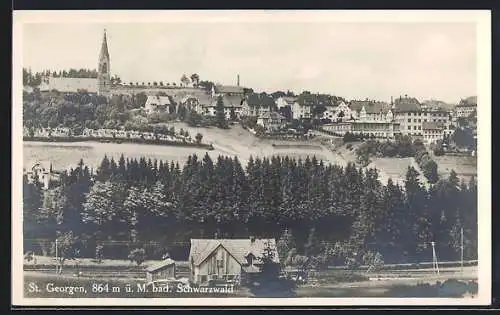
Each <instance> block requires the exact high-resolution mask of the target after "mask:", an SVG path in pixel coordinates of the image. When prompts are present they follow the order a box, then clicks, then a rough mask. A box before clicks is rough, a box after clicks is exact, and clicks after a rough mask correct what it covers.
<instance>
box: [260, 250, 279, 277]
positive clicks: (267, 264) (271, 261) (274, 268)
mask: <svg viewBox="0 0 500 315" xmlns="http://www.w3.org/2000/svg"><path fill="white" fill-rule="evenodd" d="M275 259H276V257H275V248H273V247H272V246H271V244H270V243H269V242H266V243H265V245H264V249H263V252H262V257H260V259H259V260H260V263H261V265H260V271H261V277H262V279H263V280H264V279H265V280H268V281H269V280H274V279H277V278H278V275H279V264H277V263H276V262H275Z"/></svg>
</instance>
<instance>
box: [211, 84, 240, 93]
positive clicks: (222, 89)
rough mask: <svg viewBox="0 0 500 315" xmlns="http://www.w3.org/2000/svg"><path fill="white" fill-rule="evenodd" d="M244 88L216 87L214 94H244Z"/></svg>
mask: <svg viewBox="0 0 500 315" xmlns="http://www.w3.org/2000/svg"><path fill="white" fill-rule="evenodd" d="M244 92H245V88H244V87H241V86H237V85H216V86H215V93H241V94H242V93H244Z"/></svg>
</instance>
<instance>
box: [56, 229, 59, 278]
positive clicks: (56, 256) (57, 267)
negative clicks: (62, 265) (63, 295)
mask: <svg viewBox="0 0 500 315" xmlns="http://www.w3.org/2000/svg"><path fill="white" fill-rule="evenodd" d="M57 263H58V262H57V238H56V273H57V272H58V271H59V270H58V266H57Z"/></svg>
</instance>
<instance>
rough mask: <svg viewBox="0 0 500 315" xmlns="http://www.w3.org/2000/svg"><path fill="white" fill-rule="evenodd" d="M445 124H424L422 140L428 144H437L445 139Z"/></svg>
mask: <svg viewBox="0 0 500 315" xmlns="http://www.w3.org/2000/svg"><path fill="white" fill-rule="evenodd" d="M444 135H445V133H444V124H442V123H437V122H424V123H423V124H422V138H423V140H424V142H425V143H426V144H435V143H436V142H437V141H439V140H442V139H443V138H444Z"/></svg>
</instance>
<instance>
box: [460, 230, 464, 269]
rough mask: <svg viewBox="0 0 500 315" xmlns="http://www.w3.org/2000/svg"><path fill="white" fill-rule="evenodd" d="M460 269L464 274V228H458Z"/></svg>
mask: <svg viewBox="0 0 500 315" xmlns="http://www.w3.org/2000/svg"><path fill="white" fill-rule="evenodd" d="M460 271H461V273H462V274H464V228H461V229H460Z"/></svg>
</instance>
